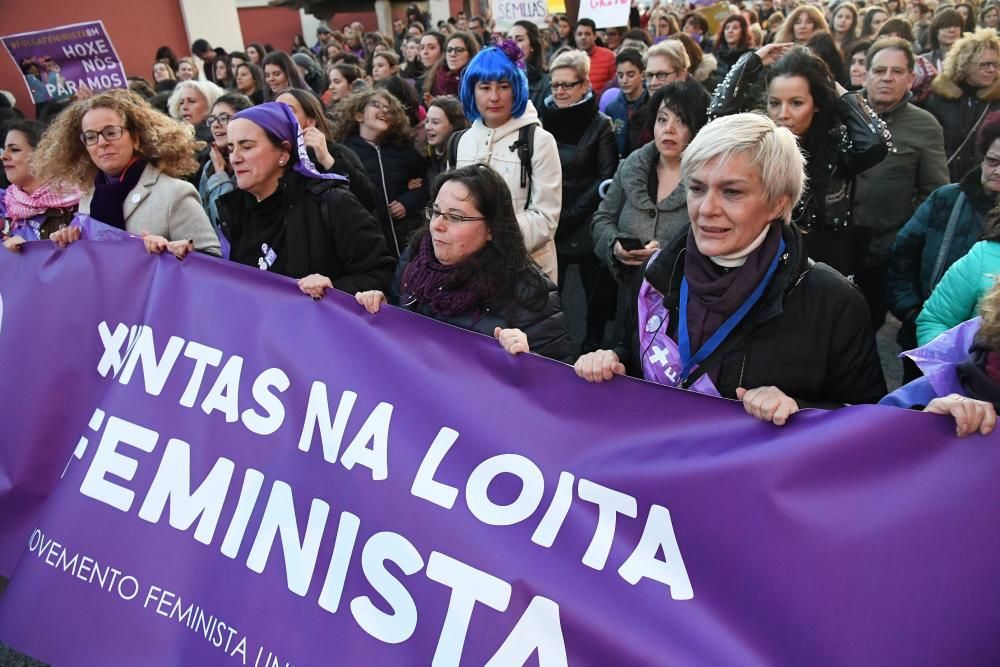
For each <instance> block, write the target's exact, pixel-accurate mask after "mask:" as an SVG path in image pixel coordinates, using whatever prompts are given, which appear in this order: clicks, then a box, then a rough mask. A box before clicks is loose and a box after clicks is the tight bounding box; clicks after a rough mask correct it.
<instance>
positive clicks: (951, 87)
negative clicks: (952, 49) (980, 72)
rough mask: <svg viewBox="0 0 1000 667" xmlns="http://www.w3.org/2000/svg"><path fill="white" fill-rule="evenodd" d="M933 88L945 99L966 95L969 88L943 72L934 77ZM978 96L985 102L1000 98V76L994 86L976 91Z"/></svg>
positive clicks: (954, 98)
mask: <svg viewBox="0 0 1000 667" xmlns="http://www.w3.org/2000/svg"><path fill="white" fill-rule="evenodd" d="M931 90H932V91H933V92H935V93H937V94H938V95H940V96H941V97H943V98H945V99H949V100H957V99H960V98H961V97H962V96H963V95H965V93H966V91H967V90H968V88H963V87H962V86H960V85H959V84H957V83H955V82H954V81H952V80H951V77H949V76H947V75H945V74H944V73H941V74H938V75H937V76H936V77H934V81H933V83H931ZM976 97H978V98H979V99H981V100H983V101H984V102H995V101H996V100H1000V77H997V80H996V81H994V82H993V85H992V86H987V87H985V88H980V89H979V90H978V91H976Z"/></svg>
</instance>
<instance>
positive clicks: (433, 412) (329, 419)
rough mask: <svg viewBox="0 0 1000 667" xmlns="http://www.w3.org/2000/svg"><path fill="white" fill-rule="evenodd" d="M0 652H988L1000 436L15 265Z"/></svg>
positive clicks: (10, 296)
mask: <svg viewBox="0 0 1000 667" xmlns="http://www.w3.org/2000/svg"><path fill="white" fill-rule="evenodd" d="M0 304H2V306H0V350H2V354H0V396H2V397H3V428H2V430H0V573H2V574H4V575H6V576H10V577H11V583H10V585H9V588H8V589H7V591H6V592H5V594H4V595H3V597H2V598H0V640H2V641H3V642H5V643H7V644H9V645H11V646H12V647H14V648H16V649H18V650H19V651H23V652H25V653H28V654H29V655H32V656H34V657H37V658H39V659H41V660H44V661H47V662H50V663H52V664H54V665H82V666H85V667H86V666H89V665H94V666H97V665H100V666H102V667H114V666H119V665H122V666H124V665H170V666H175V665H176V666H180V665H254V666H255V667H261V666H265V665H266V666H267V667H273V666H274V665H281V666H283V667H284V666H286V665H297V666H298V667H303V666H306V665H330V664H342V665H428V664H433V665H442V666H443V665H498V666H499V665H521V664H540V665H544V666H547V667H548V666H553V665H909V664H934V665H945V664H947V665H959V664H960V665H977V664H982V665H990V664H997V662H998V661H1000V634H998V633H997V628H998V627H1000V604H998V602H997V601H998V600H1000V577H997V576H996V571H997V567H996V563H997V560H998V555H1000V526H998V522H997V520H996V519H997V514H996V512H997V509H996V508H997V507H1000V484H998V483H997V480H998V479H1000V442H998V441H997V438H996V437H992V436H991V437H970V438H968V439H965V440H958V439H956V438H954V437H953V436H952V435H951V434H952V433H953V432H954V425H953V424H952V423H951V421H950V420H949V419H947V418H945V417H938V416H934V415H926V414H920V413H914V412H910V411H906V410H899V409H893V408H888V407H879V406H861V407H851V408H846V409H843V410H839V411H835V412H822V411H804V412H800V413H798V414H796V415H795V416H794V417H793V418H792V420H791V422H790V424H789V425H787V426H785V427H783V428H779V427H775V426H772V425H770V424H765V423H761V422H758V421H755V420H754V419H752V418H750V417H749V416H748V415H746V414H745V413H744V411H743V409H742V407H741V406H740V405H739V404H738V403H736V402H734V401H726V400H722V399H718V398H712V397H708V396H701V395H697V394H693V393H688V392H685V391H680V390H676V389H671V388H667V387H661V386H654V385H650V384H647V383H644V382H639V381H635V380H630V379H627V378H616V379H615V380H613V381H612V382H610V383H605V384H601V385H588V384H587V383H585V382H583V381H582V380H580V379H578V378H577V377H576V376H575V375H574V374H573V372H572V369H570V368H569V367H567V366H564V365H562V364H559V363H556V362H553V361H550V360H547V359H543V358H540V357H536V356H534V355H521V356H517V357H513V356H510V355H508V354H506V353H505V352H504V351H503V350H502V349H501V348H500V347H499V345H498V344H497V343H496V341H494V340H492V339H489V338H486V337H482V336H478V335H476V334H471V333H468V332H465V331H461V330H456V329H453V328H450V327H448V326H444V325H441V324H439V323H437V322H434V321H431V320H429V319H425V318H421V317H419V316H415V315H412V314H410V313H406V312H402V311H400V310H397V309H394V308H385V309H383V311H382V312H380V313H378V314H376V315H370V314H368V313H367V312H365V311H364V309H362V308H361V307H360V306H358V305H357V304H356V303H355V302H354V300H353V298H351V297H350V296H348V295H344V294H340V293H329V294H328V295H327V296H326V298H324V299H323V300H321V301H313V300H311V299H309V298H306V297H305V296H303V295H302V294H301V293H300V292H299V291H298V289H297V288H296V286H295V284H294V282H293V281H291V280H288V279H285V278H281V277H278V276H272V275H267V274H264V273H262V272H259V271H254V270H252V269H247V268H245V267H241V266H237V265H235V264H230V263H226V262H224V261H221V260H216V259H212V258H207V257H203V256H200V255H194V256H189V257H187V258H186V259H184V260H183V261H178V260H176V259H175V258H174V257H172V256H170V255H160V256H155V255H148V254H146V253H145V252H144V251H143V248H142V244H141V243H140V242H138V241H135V240H124V241H104V242H87V241H82V242H79V243H76V244H74V245H72V246H70V247H69V248H67V249H66V250H63V251H59V250H57V249H56V248H55V247H54V246H53V245H52V244H50V243H46V242H36V243H29V244H27V246H26V247H25V249H24V251H23V254H21V255H13V254H10V253H6V252H0Z"/></svg>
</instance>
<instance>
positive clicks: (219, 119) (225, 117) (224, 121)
mask: <svg viewBox="0 0 1000 667" xmlns="http://www.w3.org/2000/svg"><path fill="white" fill-rule="evenodd" d="M232 119H233V115H232V114H229V113H220V114H219V115H217V116H209V117H208V118H206V119H205V125H207V126H208V127H211V126H212V125H215V124H216V123H219V124H220V125H223V126H225V125H229V121H231V120H232Z"/></svg>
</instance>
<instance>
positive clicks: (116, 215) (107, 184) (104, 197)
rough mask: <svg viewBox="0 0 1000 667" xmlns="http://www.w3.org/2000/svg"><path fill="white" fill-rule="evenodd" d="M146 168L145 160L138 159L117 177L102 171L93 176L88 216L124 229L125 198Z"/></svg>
mask: <svg viewBox="0 0 1000 667" xmlns="http://www.w3.org/2000/svg"><path fill="white" fill-rule="evenodd" d="M145 169H146V161H145V160H143V159H141V158H140V159H138V160H136V161H135V162H133V163H132V164H130V165H129V166H127V167H125V171H123V172H122V173H121V174H120V175H119V177H117V178H116V177H114V176H108V175H107V174H105V173H104V172H102V171H99V172H97V176H96V177H95V178H94V196H93V197H91V199H90V217H92V218H94V219H95V220H100V221H101V222H103V223H105V224H107V225H111V226H112V227H117V228H118V229H125V198H126V197H127V196H128V193H130V192H132V188H134V187H135V186H136V184H137V183H138V182H139V178H140V177H141V176H142V172H143V171H145Z"/></svg>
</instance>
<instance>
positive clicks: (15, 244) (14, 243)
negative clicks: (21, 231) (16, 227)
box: [3, 236, 24, 252]
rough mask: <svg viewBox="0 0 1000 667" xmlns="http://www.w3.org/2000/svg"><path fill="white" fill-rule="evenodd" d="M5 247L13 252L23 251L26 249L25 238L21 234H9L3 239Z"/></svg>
mask: <svg viewBox="0 0 1000 667" xmlns="http://www.w3.org/2000/svg"><path fill="white" fill-rule="evenodd" d="M3 247H4V248H7V250H10V251H11V252H21V250H23V249H24V239H23V238H22V237H20V236H8V237H7V238H5V239H4V240H3Z"/></svg>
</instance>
